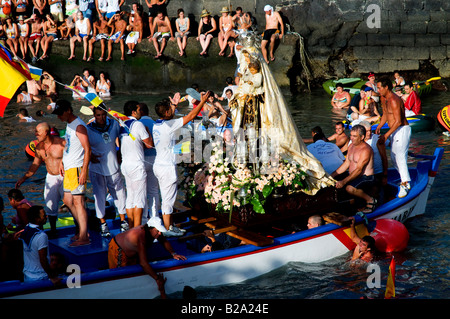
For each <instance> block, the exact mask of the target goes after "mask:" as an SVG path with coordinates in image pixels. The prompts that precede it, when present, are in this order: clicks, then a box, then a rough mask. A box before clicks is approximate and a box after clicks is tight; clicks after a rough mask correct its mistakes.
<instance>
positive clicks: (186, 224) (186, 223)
mask: <svg viewBox="0 0 450 319" xmlns="http://www.w3.org/2000/svg"><path fill="white" fill-rule="evenodd" d="M215 220H216V218H215V217H208V218H203V219H192V218H191V220H190V221H188V222H184V223H178V224H175V226H177V227H179V228H183V227H186V226H189V225H194V224H205V223H208V222H212V221H215Z"/></svg>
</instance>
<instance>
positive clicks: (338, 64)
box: [278, 0, 450, 77]
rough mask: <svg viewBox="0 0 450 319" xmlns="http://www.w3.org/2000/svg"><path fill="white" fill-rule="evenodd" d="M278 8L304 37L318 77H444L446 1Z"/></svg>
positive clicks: (448, 39) (449, 15)
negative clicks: (398, 74)
mask: <svg viewBox="0 0 450 319" xmlns="http://www.w3.org/2000/svg"><path fill="white" fill-rule="evenodd" d="M278 8H279V9H280V10H281V12H282V13H283V15H284V16H285V17H286V19H287V20H288V21H289V23H290V24H291V25H292V27H293V29H295V30H296V31H297V32H299V33H300V34H301V35H302V36H303V37H304V38H305V39H306V40H305V42H306V45H307V48H308V51H309V53H310V55H311V57H312V59H313V60H314V64H315V65H316V67H315V68H314V70H315V74H316V75H318V76H326V75H329V76H337V77H342V76H360V75H361V74H366V73H368V72H370V71H373V72H376V73H391V74H392V72H393V71H394V70H400V71H404V72H408V71H411V72H422V73H428V74H426V75H425V76H429V75H440V76H442V77H449V76H450V64H449V58H450V50H449V44H450V35H449V34H448V31H449V26H448V25H449V21H450V1H448V0H310V1H303V0H300V1H286V2H282V3H281V4H280V5H278ZM374 8H375V9H374ZM378 8H379V9H380V10H379V11H375V10H377V9H378ZM378 13H379V15H378ZM375 22H377V23H375ZM377 24H378V25H377ZM431 73H434V74H431Z"/></svg>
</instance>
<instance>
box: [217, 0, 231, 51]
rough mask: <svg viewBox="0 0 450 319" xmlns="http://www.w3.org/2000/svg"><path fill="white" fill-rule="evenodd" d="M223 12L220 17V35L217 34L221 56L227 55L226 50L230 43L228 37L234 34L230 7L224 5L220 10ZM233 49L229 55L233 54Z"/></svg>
mask: <svg viewBox="0 0 450 319" xmlns="http://www.w3.org/2000/svg"><path fill="white" fill-rule="evenodd" d="M220 13H222V16H221V17H220V19H219V29H220V32H219V35H218V36H217V39H218V41H219V47H220V52H219V55H220V56H224V55H225V50H226V49H227V45H228V39H229V37H230V36H232V35H233V34H234V32H233V27H234V23H233V17H232V16H231V15H230V10H228V7H223V8H222V10H221V11H220ZM232 53H233V51H232V50H231V53H230V55H229V56H228V57H231V56H232Z"/></svg>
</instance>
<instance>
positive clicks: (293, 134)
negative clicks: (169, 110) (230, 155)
mask: <svg viewBox="0 0 450 319" xmlns="http://www.w3.org/2000/svg"><path fill="white" fill-rule="evenodd" d="M238 42H239V43H240V44H241V45H242V49H241V53H240V57H239V62H238V63H239V75H240V81H239V85H238V88H237V90H236V92H235V95H234V97H233V99H232V100H231V101H230V104H229V105H230V109H231V114H232V123H233V133H234V134H235V136H236V137H237V143H239V139H242V136H243V134H239V133H240V132H242V131H245V130H248V129H249V128H252V129H254V130H255V132H256V134H257V138H258V139H259V140H260V141H266V142H267V143H268V144H270V142H272V143H276V145H277V156H279V158H280V159H283V160H287V161H295V162H297V163H298V164H300V166H301V167H302V169H303V170H304V171H305V172H306V174H307V175H308V177H309V178H307V181H308V183H309V190H306V191H305V193H307V194H310V195H314V194H315V193H317V191H319V190H320V189H322V188H324V187H328V186H334V184H335V181H334V179H333V178H331V177H330V176H329V175H328V174H327V173H326V172H325V170H324V169H323V166H322V164H321V163H320V162H319V161H318V160H317V159H316V158H315V157H314V156H313V155H312V154H311V153H310V152H309V151H308V149H307V148H306V145H305V143H304V142H303V140H302V138H301V136H300V133H299V131H298V129H297V126H296V125H295V122H294V120H293V118H292V115H291V113H290V111H289V110H288V108H287V105H286V101H285V99H284V97H283V95H282V93H281V91H280V88H279V87H278V85H277V83H276V82H275V79H274V77H273V75H272V73H271V71H270V69H269V66H268V65H267V63H266V62H265V60H264V58H263V56H262V54H261V51H260V49H259V44H258V38H257V36H256V35H255V34H254V33H253V32H247V33H244V34H241V35H240V36H239V41H238Z"/></svg>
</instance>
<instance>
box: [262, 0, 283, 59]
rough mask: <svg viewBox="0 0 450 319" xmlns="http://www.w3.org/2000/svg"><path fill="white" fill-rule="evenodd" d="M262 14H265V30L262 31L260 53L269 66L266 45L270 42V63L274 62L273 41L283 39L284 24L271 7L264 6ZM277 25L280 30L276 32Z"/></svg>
mask: <svg viewBox="0 0 450 319" xmlns="http://www.w3.org/2000/svg"><path fill="white" fill-rule="evenodd" d="M264 12H265V13H266V30H265V31H264V35H263V39H262V41H261V52H262V54H263V57H264V60H266V62H267V64H269V59H268V58H267V45H268V44H269V42H270V44H269V45H270V61H274V60H275V57H274V56H273V49H274V47H275V40H276V39H277V37H278V38H279V39H280V40H281V39H282V38H283V35H284V24H283V20H282V19H281V16H280V14H279V13H278V12H275V11H273V8H272V6H270V5H266V6H265V7H264ZM278 25H280V30H278Z"/></svg>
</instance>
